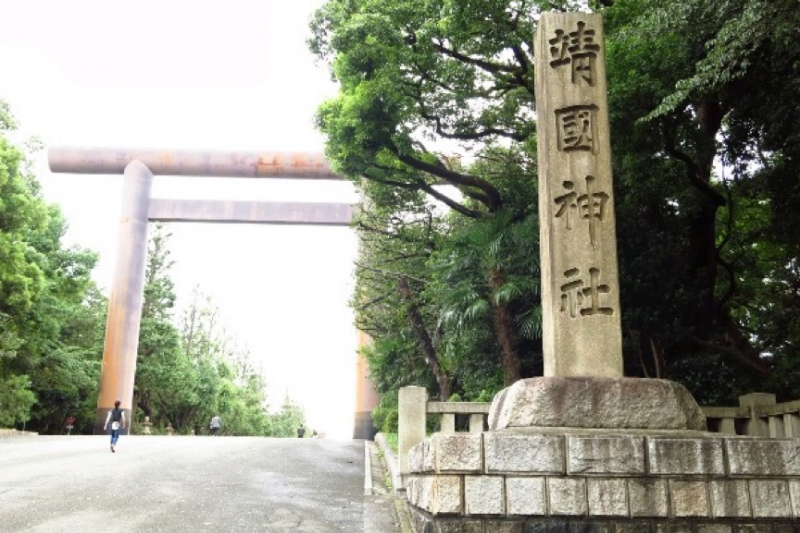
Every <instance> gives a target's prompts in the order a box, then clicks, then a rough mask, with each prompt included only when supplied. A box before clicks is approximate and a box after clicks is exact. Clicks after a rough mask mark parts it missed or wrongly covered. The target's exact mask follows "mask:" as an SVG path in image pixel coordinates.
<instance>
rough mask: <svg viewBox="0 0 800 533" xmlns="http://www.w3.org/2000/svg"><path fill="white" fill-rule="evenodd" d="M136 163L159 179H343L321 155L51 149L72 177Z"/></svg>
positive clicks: (57, 165) (55, 162) (56, 168)
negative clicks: (179, 177) (175, 177)
mask: <svg viewBox="0 0 800 533" xmlns="http://www.w3.org/2000/svg"><path fill="white" fill-rule="evenodd" d="M133 160H138V161H141V162H142V163H144V164H145V166H147V168H149V169H150V172H152V173H153V175H155V176H210V177H230V178H293V179H298V178H299V179H327V180H340V179H342V177H341V176H339V175H338V174H334V173H333V171H332V170H331V167H330V165H329V164H328V161H327V160H326V159H325V156H324V155H323V154H322V153H319V152H212V151H198V150H126V149H118V148H50V150H49V157H48V162H49V164H50V170H52V171H53V172H65V173H69V174H122V173H123V172H124V171H125V167H126V166H127V165H128V163H130V162H131V161H133Z"/></svg>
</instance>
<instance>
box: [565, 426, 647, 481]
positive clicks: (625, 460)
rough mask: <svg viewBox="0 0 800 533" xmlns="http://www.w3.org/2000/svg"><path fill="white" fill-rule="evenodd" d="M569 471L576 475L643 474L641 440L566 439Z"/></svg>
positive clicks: (577, 437) (630, 438)
mask: <svg viewBox="0 0 800 533" xmlns="http://www.w3.org/2000/svg"><path fill="white" fill-rule="evenodd" d="M567 472H568V473H569V474H570V475H576V474H603V475H610V474H620V475H628V474H630V475H632V474H644V472H645V465H644V439H643V438H642V437H597V436H595V437H581V436H569V437H567Z"/></svg>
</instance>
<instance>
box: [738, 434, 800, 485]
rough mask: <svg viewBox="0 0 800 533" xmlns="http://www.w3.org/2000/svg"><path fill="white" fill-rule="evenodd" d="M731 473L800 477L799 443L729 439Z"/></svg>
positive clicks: (791, 440)
mask: <svg viewBox="0 0 800 533" xmlns="http://www.w3.org/2000/svg"><path fill="white" fill-rule="evenodd" d="M726 446H727V448H728V460H729V464H730V473H731V475H733V476H736V475H742V476H746V475H762V476H763V475H766V476H800V439H749V438H738V439H726Z"/></svg>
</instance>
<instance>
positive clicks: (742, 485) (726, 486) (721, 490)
mask: <svg viewBox="0 0 800 533" xmlns="http://www.w3.org/2000/svg"><path fill="white" fill-rule="evenodd" d="M708 488H709V495H710V497H711V514H712V516H714V517H716V518H740V517H747V516H752V510H751V508H750V493H749V491H748V487H747V481H744V480H715V481H711V482H709V484H708Z"/></svg>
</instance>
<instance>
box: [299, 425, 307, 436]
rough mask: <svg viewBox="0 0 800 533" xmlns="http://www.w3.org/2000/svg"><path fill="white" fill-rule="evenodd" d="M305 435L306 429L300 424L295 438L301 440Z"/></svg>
mask: <svg viewBox="0 0 800 533" xmlns="http://www.w3.org/2000/svg"><path fill="white" fill-rule="evenodd" d="M305 434H306V428H304V427H303V424H300V427H299V428H297V438H298V439H302V438H303V435H305Z"/></svg>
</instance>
